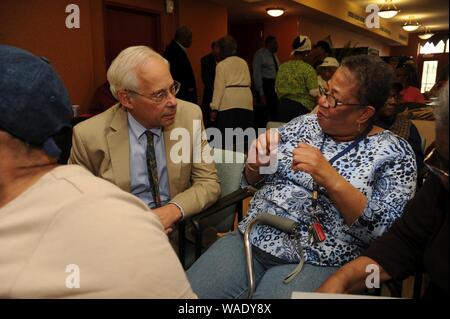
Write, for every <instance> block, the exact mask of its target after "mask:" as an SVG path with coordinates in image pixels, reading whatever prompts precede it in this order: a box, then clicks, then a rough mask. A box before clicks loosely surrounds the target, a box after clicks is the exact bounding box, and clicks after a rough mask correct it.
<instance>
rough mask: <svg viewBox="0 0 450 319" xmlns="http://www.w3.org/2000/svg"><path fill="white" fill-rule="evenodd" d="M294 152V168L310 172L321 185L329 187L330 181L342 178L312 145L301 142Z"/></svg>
mask: <svg viewBox="0 0 450 319" xmlns="http://www.w3.org/2000/svg"><path fill="white" fill-rule="evenodd" d="M292 154H293V160H292V168H293V170H294V171H301V172H305V173H308V174H310V175H311V176H312V177H313V179H314V181H315V182H316V183H318V184H319V185H320V186H323V187H325V188H327V186H328V184H329V183H330V182H333V181H339V180H340V179H341V178H342V177H341V175H339V173H338V172H337V171H336V170H335V169H334V167H333V166H331V164H330V163H329V162H328V160H327V159H326V158H325V157H324V156H323V154H322V153H321V152H320V150H319V149H317V148H315V147H313V146H311V145H308V144H305V143H300V144H299V146H298V147H297V148H295V149H294V151H293V152H292Z"/></svg>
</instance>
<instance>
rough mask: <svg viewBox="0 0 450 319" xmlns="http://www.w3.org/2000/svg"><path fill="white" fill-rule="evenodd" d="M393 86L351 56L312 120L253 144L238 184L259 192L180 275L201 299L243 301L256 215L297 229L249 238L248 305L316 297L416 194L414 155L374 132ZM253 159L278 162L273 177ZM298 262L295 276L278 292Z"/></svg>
mask: <svg viewBox="0 0 450 319" xmlns="http://www.w3.org/2000/svg"><path fill="white" fill-rule="evenodd" d="M392 79H393V74H392V71H391V70H390V68H389V66H388V65H387V64H386V63H384V62H383V61H382V60H381V59H379V58H378V57H374V56H362V55H361V56H353V57H349V58H347V59H345V60H344V61H343V63H342V66H341V67H340V68H339V69H338V70H337V71H336V73H335V74H334V76H333V77H332V78H331V80H330V81H329V83H328V89H327V91H324V90H322V92H321V97H320V98H319V110H318V113H317V115H305V116H301V117H298V118H296V119H294V120H292V121H291V122H289V123H288V124H286V125H285V126H283V127H281V128H280V129H278V134H265V135H262V136H260V137H259V138H258V139H257V141H256V142H255V143H254V144H253V145H252V148H251V149H250V151H249V159H248V162H247V164H246V168H245V172H244V175H245V181H246V182H247V183H249V184H258V185H259V184H262V185H263V186H262V187H261V189H260V190H259V191H258V192H257V193H256V194H255V196H254V198H253V199H252V201H251V203H250V207H249V211H248V215H247V217H246V218H245V219H244V220H243V221H242V222H241V223H240V224H239V231H236V232H234V233H231V234H229V235H227V236H225V237H223V238H222V239H220V240H218V241H217V242H216V243H215V244H214V245H213V246H211V248H210V249H209V250H208V251H206V252H205V254H203V255H202V256H201V257H200V259H199V260H198V261H197V262H196V263H195V264H194V265H193V266H192V267H191V268H190V269H189V270H188V272H187V275H188V278H189V280H190V282H191V285H192V288H193V290H194V292H196V293H197V294H198V296H199V297H200V298H243V297H245V296H246V295H247V279H246V270H245V257H244V249H243V237H242V234H243V232H244V231H245V229H246V227H247V226H248V224H249V222H250V221H251V220H253V219H254V218H255V217H256V216H257V215H258V214H260V213H263V212H266V213H270V214H275V215H278V216H282V217H286V218H290V219H292V220H294V221H296V222H298V223H299V224H300V227H299V234H297V235H298V236H297V238H298V239H296V238H294V237H292V236H290V235H288V234H286V233H283V232H281V231H279V230H277V229H275V228H272V227H270V226H267V225H261V224H259V225H257V226H255V228H254V229H253V231H252V234H251V236H250V240H251V244H252V247H253V252H254V253H253V264H254V271H255V280H256V283H257V287H256V291H255V294H254V298H290V297H291V293H292V292H293V291H313V290H315V289H316V288H318V287H319V286H320V284H321V283H322V281H323V280H324V279H325V278H327V277H328V276H329V275H330V274H332V273H333V272H334V271H335V270H337V268H338V267H339V266H341V265H343V264H345V263H346V262H348V261H350V260H353V259H354V258H356V257H357V256H358V255H359V254H360V253H361V251H362V250H363V249H364V248H366V247H368V245H369V243H370V242H372V241H373V240H374V239H376V238H378V237H380V236H381V235H382V234H383V233H384V232H385V231H386V230H387V229H388V228H389V227H390V226H391V224H392V223H393V221H394V220H395V219H396V218H398V217H399V216H400V215H401V213H402V211H403V208H404V206H405V204H406V203H407V201H408V200H409V199H410V198H411V197H412V196H413V195H414V191H415V185H416V184H415V183H416V164H415V158H414V152H413V150H412V149H411V147H410V146H409V144H408V142H407V141H406V140H404V139H402V138H400V137H397V136H396V135H394V134H393V133H391V132H389V131H387V130H383V129H382V128H380V127H377V126H374V125H373V122H374V120H375V118H376V115H377V111H378V110H379V109H380V108H381V107H382V106H383V105H384V103H385V102H386V100H387V97H388V95H389V90H390V85H391V83H392ZM256 154H263V155H264V154H265V155H270V154H276V156H277V162H276V163H277V167H276V172H275V173H273V174H270V175H264V174H262V173H261V172H263V170H262V168H264V166H267V165H268V163H266V162H267V161H264V160H263V159H262V158H261V157H258V156H257V155H256ZM260 173H261V174H260ZM315 191H316V192H317V193H318V199H317V201H315V200H313V196H312V194H313V193H314V192H315ZM313 224H316V225H317V224H318V225H319V226H320V227H321V228H322V229H323V232H324V235H325V238H322V239H324V240H323V241H320V240H311V236H309V234H310V232H309V230H310V228H311V226H312V225H313ZM302 258H303V260H304V262H305V264H304V266H303V269H302V270H301V271H300V272H299V273H298V274H297V275H295V276H293V279H292V278H291V279H292V280H291V281H290V282H289V283H287V284H286V283H285V281H286V280H284V279H286V278H287V276H288V275H289V274H292V273H296V271H295V269H296V268H297V264H299V262H300V260H301V259H302ZM291 277H292V276H291Z"/></svg>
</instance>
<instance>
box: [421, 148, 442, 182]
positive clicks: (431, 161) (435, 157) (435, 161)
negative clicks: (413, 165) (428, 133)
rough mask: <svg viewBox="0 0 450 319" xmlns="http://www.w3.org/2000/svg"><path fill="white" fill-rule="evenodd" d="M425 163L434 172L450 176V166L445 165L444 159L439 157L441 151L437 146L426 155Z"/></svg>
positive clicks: (438, 174)
mask: <svg viewBox="0 0 450 319" xmlns="http://www.w3.org/2000/svg"><path fill="white" fill-rule="evenodd" d="M423 163H424V164H425V165H426V166H427V167H428V169H429V170H430V171H431V172H432V173H433V174H435V175H437V176H442V177H445V178H448V167H444V164H443V163H444V161H443V159H440V158H439V153H438V152H437V151H436V149H435V148H433V149H432V150H431V152H430V153H429V154H428V155H427V157H425V159H424V160H423Z"/></svg>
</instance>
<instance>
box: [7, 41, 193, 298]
mask: <svg viewBox="0 0 450 319" xmlns="http://www.w3.org/2000/svg"><path fill="white" fill-rule="evenodd" d="M0 114H1V116H0V220H1V223H0V256H1V263H0V298H63V297H67V298H195V297H196V296H195V294H194V293H193V292H192V289H191V287H190V284H189V282H188V281H187V279H186V276H185V274H184V271H183V268H182V266H181V264H180V262H179V261H178V259H177V257H176V255H175V253H174V252H173V250H172V249H170V244H169V241H168V240H167V236H166V235H165V233H164V229H163V227H162V225H161V223H160V221H159V219H158V217H157V216H156V215H154V214H149V212H150V211H149V209H148V207H147V206H146V205H145V204H144V203H142V202H141V201H140V200H138V199H137V198H135V197H134V196H132V195H130V194H128V193H126V192H124V191H122V190H120V189H119V188H117V187H116V186H114V185H112V184H110V183H108V182H106V181H104V180H102V179H100V178H97V177H94V176H93V175H92V174H91V173H90V172H88V171H87V170H86V169H84V168H82V167H80V166H78V165H67V166H58V164H57V160H58V156H59V155H60V154H61V150H60V149H59V147H58V146H57V145H56V143H55V141H54V138H55V137H56V136H57V134H58V132H60V131H61V130H62V129H64V128H67V127H70V122H71V118H72V109H71V104H70V101H69V97H68V94H67V91H66V89H65V87H64V84H63V82H62V81H61V80H60V78H59V77H58V76H57V74H56V72H55V71H54V70H53V68H52V67H51V65H50V64H49V62H48V61H47V60H45V59H43V58H39V57H37V56H34V55H33V54H31V53H29V52H27V51H24V50H22V49H18V48H15V47H11V46H5V45H0ZM148 243H151V245H148ZM130 261H132V262H130Z"/></svg>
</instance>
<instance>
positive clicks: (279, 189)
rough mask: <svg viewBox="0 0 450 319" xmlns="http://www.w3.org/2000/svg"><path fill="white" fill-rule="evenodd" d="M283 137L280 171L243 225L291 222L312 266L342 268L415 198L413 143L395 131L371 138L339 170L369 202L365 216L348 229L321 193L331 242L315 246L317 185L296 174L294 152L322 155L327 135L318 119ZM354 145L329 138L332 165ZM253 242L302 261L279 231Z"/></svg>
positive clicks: (262, 228) (286, 130)
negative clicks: (258, 219) (260, 218)
mask: <svg viewBox="0 0 450 319" xmlns="http://www.w3.org/2000/svg"><path fill="white" fill-rule="evenodd" d="M278 131H279V133H280V135H281V139H280V143H279V149H278V167H277V171H276V173H275V174H272V175H267V176H266V178H265V184H264V186H263V187H262V188H261V189H260V190H259V191H258V192H257V193H256V194H255V196H254V197H253V199H252V201H251V203H250V207H249V211H248V215H247V217H246V218H244V220H242V222H241V223H240V224H239V229H240V231H241V232H244V230H245V229H246V227H247V225H248V223H249V222H250V221H251V220H252V219H253V218H254V217H255V216H256V215H257V214H259V213H261V212H267V213H271V214H276V215H279V216H282V217H287V218H290V219H292V220H295V221H297V222H298V223H300V225H301V234H300V243H301V244H302V246H303V249H304V256H305V261H306V262H307V263H310V264H314V265H321V266H341V265H343V264H345V263H346V262H348V261H350V260H353V259H354V258H356V257H357V256H359V254H360V253H361V251H362V249H364V248H366V247H367V246H368V245H369V243H370V242H371V241H373V240H374V239H376V238H378V237H379V236H381V235H382V234H383V233H384V232H385V231H386V230H387V229H388V228H389V227H390V226H391V224H392V222H393V221H394V220H395V219H396V218H398V217H399V216H400V215H401V213H402V211H403V207H404V206H405V204H406V203H407V202H408V200H409V199H411V198H412V197H413V195H414V191H415V186H416V162H415V158H414V152H413V150H412V149H411V147H410V146H409V144H408V142H407V141H406V140H404V139H402V138H400V137H397V136H396V135H394V134H393V133H391V132H389V131H383V132H380V133H378V134H375V135H372V136H369V137H366V138H365V139H364V140H362V141H361V142H360V143H359V144H358V145H357V146H356V147H355V148H353V149H352V150H351V151H350V152H348V153H347V154H345V155H344V156H342V157H341V158H339V159H338V160H337V161H336V162H335V163H334V164H333V167H335V168H336V169H337V170H338V172H339V173H340V174H341V176H343V177H344V178H345V179H347V180H348V181H349V182H350V183H351V184H352V185H353V186H354V187H356V188H357V189H359V190H360V191H361V192H362V193H363V194H364V195H365V196H366V197H367V199H368V203H367V206H366V207H365V209H364V212H363V214H362V216H361V217H360V218H359V219H358V220H357V221H356V222H355V223H353V224H352V225H351V226H348V225H346V223H345V221H344V219H343V217H342V216H341V214H340V213H339V211H338V210H337V209H336V208H335V207H334V206H333V203H332V201H331V200H330V198H329V196H328V194H327V191H326V190H325V189H324V188H322V187H321V188H320V189H319V201H318V202H319V205H318V208H317V216H318V217H319V219H320V221H321V223H322V226H323V229H324V231H325V234H326V236H327V238H326V240H325V241H324V242H322V243H314V244H311V243H310V242H309V240H308V228H309V225H310V223H311V215H309V214H308V213H307V212H309V211H310V209H311V192H312V189H313V180H312V177H311V175H309V174H307V173H304V172H297V173H296V172H294V171H293V170H292V168H291V167H292V151H293V150H294V148H295V147H297V145H298V144H299V143H300V142H303V143H307V144H309V145H312V146H314V147H317V148H319V149H320V147H321V144H322V141H323V137H324V134H323V132H322V129H321V128H320V126H319V124H318V122H317V116H316V115H306V116H301V117H298V118H296V119H294V120H293V121H291V122H290V123H288V124H286V125H285V126H283V127H281V128H279V129H278ZM350 143H351V142H344V143H336V142H335V141H333V140H332V139H331V138H329V137H327V138H326V142H325V145H324V148H323V154H324V156H325V157H326V158H327V159H328V160H329V159H331V158H332V157H333V156H334V155H336V154H338V153H339V152H340V151H342V150H344V149H345V148H346V147H347V146H348V145H349V144H350ZM305 212H306V214H305ZM250 239H251V242H252V244H253V245H254V246H256V247H258V248H260V249H262V250H263V251H265V252H267V253H270V254H272V255H274V256H276V257H278V258H281V259H283V260H285V261H287V262H290V263H297V262H299V260H300V252H299V251H300V250H299V249H298V245H297V240H293V239H292V238H291V237H290V236H289V235H287V234H286V233H283V232H280V231H278V230H276V229H275V228H272V227H270V226H267V225H256V226H255V227H254V228H253V231H252V234H251V236H250Z"/></svg>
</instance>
